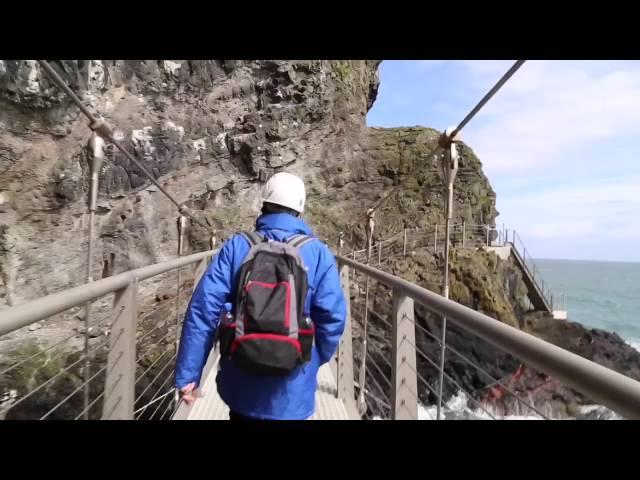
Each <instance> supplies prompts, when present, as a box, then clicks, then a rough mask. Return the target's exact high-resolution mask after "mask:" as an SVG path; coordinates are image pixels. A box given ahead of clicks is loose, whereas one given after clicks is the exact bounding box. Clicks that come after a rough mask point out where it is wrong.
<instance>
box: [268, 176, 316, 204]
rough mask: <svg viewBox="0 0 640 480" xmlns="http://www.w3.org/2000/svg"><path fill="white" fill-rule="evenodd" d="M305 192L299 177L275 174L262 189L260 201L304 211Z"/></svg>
mask: <svg viewBox="0 0 640 480" xmlns="http://www.w3.org/2000/svg"><path fill="white" fill-rule="evenodd" d="M305 199H306V192H305V189H304V182H303V181H302V179H301V178H300V177H297V176H295V175H292V174H290V173H287V172H280V173H276V174H275V175H274V176H273V177H271V178H270V179H269V181H268V182H267V184H266V185H265V187H264V193H263V195H262V201H263V202H268V203H274V204H276V205H281V206H283V207H287V208H290V209H291V210H295V211H296V212H298V213H302V212H303V211H304V202H305Z"/></svg>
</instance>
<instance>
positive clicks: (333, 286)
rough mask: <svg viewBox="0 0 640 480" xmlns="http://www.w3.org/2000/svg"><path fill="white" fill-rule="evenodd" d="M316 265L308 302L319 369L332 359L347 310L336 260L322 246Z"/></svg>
mask: <svg viewBox="0 0 640 480" xmlns="http://www.w3.org/2000/svg"><path fill="white" fill-rule="evenodd" d="M318 265H319V268H318V274H317V275H318V276H317V280H316V281H315V284H316V285H315V290H314V294H313V298H312V299H311V319H312V320H313V322H314V324H315V328H316V335H315V340H316V349H317V351H318V356H319V358H320V365H322V364H325V363H327V362H328V361H329V360H330V359H331V357H332V356H333V354H334V353H335V352H336V349H337V348H338V343H339V342H340V337H341V336H342V333H343V332H344V327H345V322H346V318H347V309H346V303H345V299H344V295H343V294H342V286H341V285H340V276H339V275H338V267H337V266H336V262H335V258H334V257H333V255H332V254H331V252H330V251H329V249H328V248H327V247H326V246H324V245H322V247H321V248H320V255H319V263H318Z"/></svg>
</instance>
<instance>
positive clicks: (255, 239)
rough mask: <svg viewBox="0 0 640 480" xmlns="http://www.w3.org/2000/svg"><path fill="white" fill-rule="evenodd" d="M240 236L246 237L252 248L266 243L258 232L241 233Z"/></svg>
mask: <svg viewBox="0 0 640 480" xmlns="http://www.w3.org/2000/svg"><path fill="white" fill-rule="evenodd" d="M239 234H240V235H242V236H243V237H244V239H245V240H246V241H247V242H248V243H249V245H250V246H251V247H255V246H256V245H258V244H259V243H262V242H264V237H263V236H262V234H260V233H258V232H240V233H239Z"/></svg>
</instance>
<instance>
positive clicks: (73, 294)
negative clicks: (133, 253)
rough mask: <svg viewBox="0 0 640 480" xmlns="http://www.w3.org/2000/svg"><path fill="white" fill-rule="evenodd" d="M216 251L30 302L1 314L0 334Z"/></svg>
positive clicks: (183, 258)
mask: <svg viewBox="0 0 640 480" xmlns="http://www.w3.org/2000/svg"><path fill="white" fill-rule="evenodd" d="M216 252H217V250H209V251H206V252H200V253H195V254H193V255H189V256H187V257H178V258H174V259H173V260H169V261H166V262H162V263H156V264H154V265H149V266H146V267H142V268H138V269H136V270H130V271H128V272H124V273H120V274H118V275H114V276H112V277H107V278H103V279H102V280H97V281H95V282H93V283H88V284H85V285H81V286H79V287H75V288H71V289H69V290H64V291H62V292H58V293H54V294H51V295H47V296H46V297H42V298H38V299H37V300H31V301H29V302H26V303H23V304H20V305H17V306H15V307H12V308H9V309H7V310H3V311H2V312H0V335H5V334H7V333H11V332H13V331H14V330H17V329H19V328H22V327H25V326H27V325H30V324H32V323H35V322H38V321H40V320H43V319H45V318H47V317H50V316H52V315H56V314H57V313H60V312H63V311H65V310H68V309H69V308H73V307H75V306H78V305H83V304H85V303H86V302H90V301H92V300H94V299H96V298H98V297H102V296H104V295H107V294H109V293H113V292H115V291H117V290H120V289H122V288H125V287H126V286H127V285H129V284H130V283H131V282H132V281H134V280H138V281H139V280H145V279H147V278H151V277H155V276H156V275H160V274H161V273H166V272H168V271H171V270H175V269H176V268H180V267H184V266H186V265H191V264H193V263H196V262H198V261H200V260H202V259H204V258H207V257H210V256H212V255H215V254H216Z"/></svg>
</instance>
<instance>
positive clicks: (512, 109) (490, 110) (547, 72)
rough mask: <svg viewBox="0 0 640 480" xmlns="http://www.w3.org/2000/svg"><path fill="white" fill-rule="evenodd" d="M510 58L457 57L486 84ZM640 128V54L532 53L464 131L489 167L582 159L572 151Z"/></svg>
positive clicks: (522, 167)
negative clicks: (540, 56)
mask: <svg viewBox="0 0 640 480" xmlns="http://www.w3.org/2000/svg"><path fill="white" fill-rule="evenodd" d="M510 64H512V62H510V61H489V62H484V61H467V62H458V65H459V66H461V67H462V68H464V69H465V71H466V72H467V74H468V75H469V76H470V79H469V83H471V84H474V85H478V86H479V87H481V89H482V91H486V90H487V89H488V88H489V87H490V86H491V85H492V84H493V83H494V82H495V81H496V80H497V79H498V78H500V76H501V75H502V74H503V73H504V72H505V71H506V70H507V69H508V67H509V65H510ZM465 98H466V97H465ZM638 134H640V63H639V62H602V61H600V62H598V61H593V62H574V61H528V62H527V63H525V65H524V66H523V67H521V69H520V70H519V71H518V72H517V73H516V74H515V75H514V77H512V79H511V80H510V81H509V82H508V83H507V84H506V85H505V87H504V88H503V89H502V90H501V91H500V92H498V94H497V95H496V96H495V97H494V98H493V99H492V100H491V101H490V102H489V104H488V105H487V106H486V107H485V108H484V109H483V110H482V111H481V112H480V113H479V114H478V116H477V117H476V118H475V119H474V120H473V122H472V123H470V124H469V126H468V127H467V128H466V129H465V131H464V132H463V137H464V139H465V141H466V142H467V143H469V144H470V145H472V146H473V148H474V150H475V151H476V152H477V154H478V156H479V157H480V158H481V159H482V161H483V163H484V165H485V166H486V169H487V171H488V173H489V174H492V173H501V172H509V171H511V172H513V171H530V170H535V169H543V168H548V166H549V164H551V163H553V162H555V161H558V160H560V159H561V160H562V161H563V162H567V161H568V162H571V161H579V158H572V156H571V153H572V152H573V151H575V150H577V149H580V148H584V147H585V145H589V144H595V143H596V142H606V141H609V140H612V139H619V138H626V137H629V138H633V137H635V136H637V135H638Z"/></svg>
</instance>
